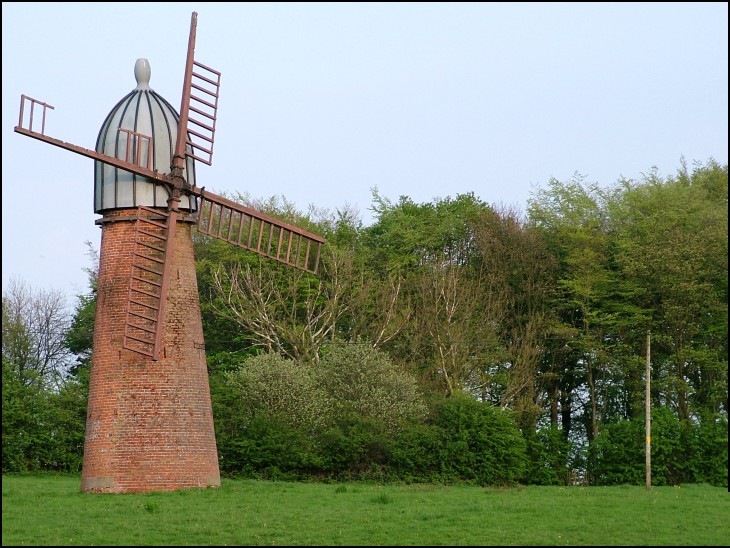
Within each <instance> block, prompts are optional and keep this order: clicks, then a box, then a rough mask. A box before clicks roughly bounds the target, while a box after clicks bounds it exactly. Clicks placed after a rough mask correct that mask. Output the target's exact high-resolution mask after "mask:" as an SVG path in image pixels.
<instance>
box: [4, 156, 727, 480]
mask: <svg viewBox="0 0 730 548" xmlns="http://www.w3.org/2000/svg"><path fill="white" fill-rule="evenodd" d="M727 190H728V178H727V165H720V164H718V163H717V162H715V161H714V160H709V161H708V162H706V163H704V164H695V165H694V166H692V167H691V168H689V167H688V166H687V165H685V164H684V163H683V164H682V166H681V168H680V169H679V170H678V172H677V173H676V174H675V175H671V176H667V177H660V176H659V175H658V174H657V172H656V170H652V171H651V172H650V173H648V174H647V175H645V176H643V177H642V178H641V179H640V180H638V181H634V180H628V179H622V180H620V181H618V182H617V183H616V184H615V185H613V186H612V187H608V188H606V187H602V186H599V185H598V184H595V183H589V182H586V181H585V178H584V177H581V176H580V175H576V176H575V177H574V178H573V179H572V180H570V181H558V180H554V179H552V180H550V181H549V183H548V184H547V186H546V187H545V188H543V189H540V190H538V191H536V192H535V193H534V194H533V195H532V197H531V199H530V200H529V202H528V206H527V210H526V211H525V212H524V213H523V212H520V211H518V210H516V209H514V208H510V207H506V206H494V205H489V204H487V203H486V202H484V201H482V200H481V199H479V198H478V197H476V196H475V195H474V194H473V193H467V194H459V195H457V196H453V197H446V198H438V199H434V200H433V201H431V202H428V203H420V204H419V203H415V202H414V201H413V200H411V199H410V198H409V197H407V196H401V197H400V198H399V199H398V200H395V201H391V200H389V199H387V198H385V197H383V196H381V195H380V194H379V193H378V191H377V189H373V202H372V210H373V216H374V221H373V223H372V224H370V225H368V226H365V225H364V224H363V223H362V221H361V219H360V217H359V214H358V212H356V211H353V210H351V209H350V208H347V207H345V208H343V209H340V210H337V211H319V210H316V209H312V210H310V211H309V212H308V213H307V214H302V213H300V212H298V211H296V209H295V208H294V207H293V206H292V205H291V204H289V203H287V202H286V200H285V199H283V198H271V199H269V200H268V201H264V202H261V201H255V200H252V199H251V198H250V197H249V196H247V195H236V196H229V197H230V198H231V199H235V200H236V201H239V202H241V203H244V204H246V205H249V206H252V207H255V208H257V209H259V210H262V211H264V212H267V213H271V214H275V215H276V216H278V217H280V218H284V219H285V220H287V221H290V222H293V223H296V224H298V225H300V226H303V227H304V228H307V229H309V230H311V231H313V232H317V233H319V234H322V235H323V236H324V237H325V238H326V239H327V244H326V246H325V248H324V250H323V253H322V258H321V266H320V272H319V273H318V275H317V276H313V275H311V274H309V273H305V272H299V271H295V270H292V269H290V268H288V267H286V266H284V265H280V264H278V263H273V262H271V261H269V260H267V259H264V258H261V257H259V256H256V255H253V254H251V253H248V252H245V251H242V250H240V249H237V248H235V247H233V246H230V245H228V244H226V243H225V242H221V241H219V240H213V239H210V238H208V237H206V236H203V235H200V234H195V235H194V245H195V251H196V257H197V266H196V268H197V273H198V286H199V293H200V300H201V309H202V315H203V326H204V332H205V339H206V354H207V357H208V365H209V372H210V382H211V396H212V398H213V405H214V416H215V423H216V436H217V441H218V446H219V454H220V462H221V469H222V471H223V472H224V473H226V474H230V475H246V476H253V477H287V478H312V477H317V478H334V479H338V478H349V479H352V478H371V479H381V480H399V481H439V482H452V481H467V482H477V483H481V484H498V483H513V482H521V483H538V484H567V483H574V482H581V483H586V484H591V485H606V484H613V483H641V482H642V481H643V478H644V456H643V451H644V435H643V428H644V412H645V411H644V389H645V378H644V367H645V352H646V348H645V341H646V336H647V333H649V332H650V333H651V340H652V347H651V365H652V384H651V389H652V391H651V400H652V407H653V410H654V411H653V414H654V417H653V419H654V421H653V424H654V426H653V432H652V453H653V454H652V469H653V470H652V475H653V478H654V481H655V483H657V484H663V483H666V484H669V483H674V484H676V483H683V482H685V483H687V482H708V483H712V484H717V485H725V486H726V485H727V432H728V429H727V395H728V388H727V373H728V351H727V296H728V295H727V287H728V284H727V272H728V269H727V264H728V260H727V259H728V255H727V234H728V232H727V226H728V225H727V211H728V208H727V206H728V203H727ZM93 274H94V272H93V269H91V270H90V292H89V294H88V295H83V296H80V297H79V299H78V302H77V305H76V308H75V310H74V312H73V313H72V314H71V315H70V316H69V317H64V318H55V319H54V320H51V321H49V322H46V323H43V322H42V321H40V320H35V319H33V318H34V317H35V316H34V314H32V313H31V311H32V312H34V313H35V312H39V311H44V310H46V309H47V307H46V306H45V305H44V304H43V302H37V303H33V302H32V299H30V301H31V304H30V305H28V301H29V299H28V296H27V295H26V296H25V297H24V298H21V297H22V295H19V293H20V294H22V293H23V292H22V291H20V290H18V288H17V287H16V288H11V289H13V291H4V293H3V471H18V470H36V469H64V470H76V469H78V467H79V466H80V460H81V453H82V451H83V426H84V413H85V389H86V388H85V387H86V384H85V383H86V380H85V379H86V378H87V375H88V367H89V363H90V350H91V333H92V332H93V315H94V314H93V312H94V307H95V295H94V281H95V279H94V276H93ZM42 296H43V295H41V297H42ZM46 297H47V295H46ZM39 300H40V301H43V299H42V298H41V299H39ZM24 303H25V304H24ZM24 306H25V308H24ZM36 315H37V314H36ZM43 326H46V328H47V329H51V328H50V327H49V326H52V329H53V330H55V331H53V333H55V335H56V336H55V338H54V337H53V336H52V334H51V333H44V332H43ZM49 338H50V339H52V340H53V341H54V342H55V343H56V346H58V347H59V348H60V351H59V352H57V353H56V354H53V353H52V352H50V349H51V348H53V345H51V346H49V345H47V344H45V343H44V342H43V341H44V340H45V339H49ZM6 341H7V342H6ZM59 342H60V343H61V344H60V345H59V344H58V343H59ZM44 352H45V353H46V354H44ZM70 356H73V359H74V361H71V360H70V359H69V357H70Z"/></svg>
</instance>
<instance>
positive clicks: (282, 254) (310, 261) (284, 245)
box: [191, 188, 324, 274]
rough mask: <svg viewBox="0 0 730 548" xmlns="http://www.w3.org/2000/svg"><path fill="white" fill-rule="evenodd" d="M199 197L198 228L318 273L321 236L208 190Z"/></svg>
mask: <svg viewBox="0 0 730 548" xmlns="http://www.w3.org/2000/svg"><path fill="white" fill-rule="evenodd" d="M191 192H192V194H194V195H196V196H198V197H200V206H199V208H198V232H199V233H201V234H206V235H208V236H212V237H213V238H218V239H220V240H224V241H226V242H228V243H230V244H233V245H236V246H238V247H242V248H244V249H248V250H250V251H254V252H256V253H258V254H259V255H263V256H265V257H268V258H270V259H274V260H276V261H279V262H281V263H284V264H287V265H289V266H293V267H295V268H299V269H301V270H304V271H306V272H311V273H312V274H316V273H317V269H318V267H319V256H320V252H321V247H322V244H323V243H324V238H322V237H321V236H318V235H316V234H313V233H311V232H308V231H307V230H304V229H302V228H299V227H298V226H294V225H292V224H289V223H286V222H284V221H282V220H280V219H276V218H274V217H269V216H268V215H265V214H264V213H261V212H260V211H256V210H255V209H252V208H250V207H246V206H244V205H241V204H238V203H236V202H233V201H231V200H228V199H226V198H224V197H222V196H217V195H216V194H213V193H211V192H203V191H202V190H200V189H196V188H194V189H192V191H191Z"/></svg>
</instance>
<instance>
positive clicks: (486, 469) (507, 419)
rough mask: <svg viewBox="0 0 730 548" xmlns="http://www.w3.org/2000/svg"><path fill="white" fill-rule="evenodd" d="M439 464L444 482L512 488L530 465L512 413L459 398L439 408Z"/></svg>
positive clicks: (444, 401) (435, 423)
mask: <svg viewBox="0 0 730 548" xmlns="http://www.w3.org/2000/svg"><path fill="white" fill-rule="evenodd" d="M432 420H433V424H434V425H435V426H437V427H439V429H440V431H441V436H442V438H441V444H440V448H439V464H440V467H441V475H442V477H444V478H445V479H448V480H452V481H453V480H455V479H459V480H462V481H471V482H475V483H478V484H480V485H509V484H512V483H516V482H518V481H519V480H520V479H522V477H523V475H524V472H525V467H526V465H527V454H526V447H525V440H524V438H523V437H522V435H521V433H520V430H519V429H518V428H517V425H516V424H515V421H514V417H512V416H511V414H510V413H509V412H506V411H501V410H500V409H499V408H497V407H494V406H493V405H490V404H486V403H482V402H478V401H476V400H474V399H473V398H471V397H469V396H467V395H462V394H457V395H455V396H453V397H451V398H446V399H444V400H443V402H441V403H440V404H438V406H437V407H436V409H435V414H434V417H433V419H432Z"/></svg>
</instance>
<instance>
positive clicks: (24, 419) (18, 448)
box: [2, 358, 88, 472]
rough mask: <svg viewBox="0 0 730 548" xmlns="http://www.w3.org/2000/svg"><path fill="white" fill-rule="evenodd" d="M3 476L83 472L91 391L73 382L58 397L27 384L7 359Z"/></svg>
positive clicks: (4, 364)
mask: <svg viewBox="0 0 730 548" xmlns="http://www.w3.org/2000/svg"><path fill="white" fill-rule="evenodd" d="M2 383H3V384H2V387H3V389H2V399H3V413H2V437H3V442H2V444H3V457H2V458H3V472H38V471H51V470H53V471H64V472H79V471H80V470H81V460H82V456H83V443H84V427H85V423H86V397H87V393H88V392H87V390H86V387H85V386H84V385H83V384H82V383H77V382H68V383H66V384H65V385H64V386H63V388H61V390H60V391H58V392H51V391H48V390H46V389H44V388H43V386H42V385H41V384H40V383H36V382H30V383H28V382H27V378H23V377H21V376H20V375H19V373H18V372H17V371H16V370H14V368H12V367H10V366H9V365H8V362H7V361H6V360H5V358H3V376H2Z"/></svg>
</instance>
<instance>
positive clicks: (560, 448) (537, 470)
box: [523, 425, 571, 485]
mask: <svg viewBox="0 0 730 548" xmlns="http://www.w3.org/2000/svg"><path fill="white" fill-rule="evenodd" d="M524 435H525V441H526V444H527V447H526V450H527V470H526V472H525V476H524V480H523V483H526V484H533V485H568V484H569V483H570V479H571V478H570V466H569V464H570V462H569V460H570V449H571V448H570V443H569V442H568V441H567V440H566V439H565V435H564V434H563V432H562V431H561V430H560V429H559V428H558V427H557V426H554V425H552V426H548V427H543V428H540V429H539V430H538V431H537V432H532V431H528V432H526V433H525V434H524Z"/></svg>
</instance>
